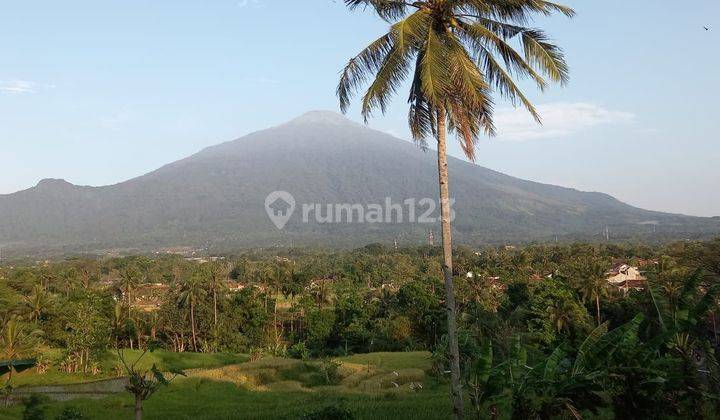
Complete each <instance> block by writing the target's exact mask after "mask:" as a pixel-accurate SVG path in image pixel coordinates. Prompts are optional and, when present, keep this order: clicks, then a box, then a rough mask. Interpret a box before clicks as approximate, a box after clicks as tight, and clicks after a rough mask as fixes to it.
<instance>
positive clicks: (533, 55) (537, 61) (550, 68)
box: [522, 29, 570, 85]
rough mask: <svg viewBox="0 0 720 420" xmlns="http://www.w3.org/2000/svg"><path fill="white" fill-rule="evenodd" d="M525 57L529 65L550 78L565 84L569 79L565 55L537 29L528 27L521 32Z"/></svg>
mask: <svg viewBox="0 0 720 420" xmlns="http://www.w3.org/2000/svg"><path fill="white" fill-rule="evenodd" d="M522 43H523V48H524V49H525V59H526V60H527V62H528V63H529V64H531V65H534V66H535V67H536V68H537V69H539V70H540V71H542V72H543V73H545V74H546V75H547V76H548V77H549V78H550V80H552V81H554V82H560V84H561V85H565V84H567V82H568V81H569V80H570V75H569V69H568V66H567V63H566V62H565V56H564V54H563V52H562V50H561V49H560V47H558V46H557V45H555V44H552V43H550V42H549V40H548V37H547V36H546V35H545V33H544V32H543V31H541V30H539V29H530V30H527V31H524V32H523V33H522Z"/></svg>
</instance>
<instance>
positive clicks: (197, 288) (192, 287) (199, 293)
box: [179, 272, 205, 351]
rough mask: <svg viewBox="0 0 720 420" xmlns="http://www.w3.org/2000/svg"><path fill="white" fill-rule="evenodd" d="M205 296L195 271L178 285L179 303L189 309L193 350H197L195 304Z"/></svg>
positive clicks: (201, 283)
mask: <svg viewBox="0 0 720 420" xmlns="http://www.w3.org/2000/svg"><path fill="white" fill-rule="evenodd" d="M204 296H205V285H204V284H203V278H202V276H200V275H199V273H197V272H195V273H193V274H192V275H191V276H190V277H188V278H187V279H186V280H185V281H184V282H183V283H182V285H181V286H180V296H179V300H180V303H183V304H186V305H188V309H189V310H190V329H191V331H192V343H193V351H197V337H196V333H195V305H196V304H197V303H198V302H199V301H200V300H201V299H202V298H203V297H204Z"/></svg>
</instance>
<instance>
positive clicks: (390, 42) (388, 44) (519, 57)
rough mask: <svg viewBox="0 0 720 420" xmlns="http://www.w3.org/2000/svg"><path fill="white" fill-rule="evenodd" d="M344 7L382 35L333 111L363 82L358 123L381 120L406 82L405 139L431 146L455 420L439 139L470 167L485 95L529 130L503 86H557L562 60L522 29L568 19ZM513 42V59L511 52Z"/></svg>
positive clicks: (480, 7)
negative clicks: (375, 23)
mask: <svg viewBox="0 0 720 420" xmlns="http://www.w3.org/2000/svg"><path fill="white" fill-rule="evenodd" d="M345 4H346V5H347V6H348V7H349V8H350V9H351V10H352V9H357V8H360V7H367V6H369V7H371V8H372V9H373V10H374V11H375V12H376V13H377V14H378V15H379V16H380V18H382V19H384V20H385V21H387V22H389V23H392V26H391V27H390V30H389V32H388V33H386V34H385V35H383V36H381V37H380V38H378V39H377V40H376V41H374V42H373V43H371V44H370V45H369V46H368V47H367V48H365V49H364V50H363V51H362V52H360V54H358V55H357V56H356V57H355V58H353V59H351V60H350V62H349V63H348V64H347V66H346V67H345V69H344V71H343V73H342V76H341V79H340V83H339V85H338V88H337V95H338V97H339V99H340V108H341V109H342V111H343V112H345V111H347V109H348V107H349V105H350V98H351V96H352V95H353V94H354V93H355V91H356V90H357V88H358V87H360V85H363V84H364V83H365V82H366V81H367V80H368V79H369V78H370V77H373V78H374V79H373V80H372V82H371V83H370V85H369V88H368V90H367V91H366V93H365V95H364V97H363V99H362V115H363V117H364V118H365V120H366V121H367V119H368V118H369V117H370V116H371V114H372V112H373V110H375V109H378V108H379V109H380V110H381V111H382V112H384V111H385V109H386V107H387V104H388V100H389V98H390V96H391V95H392V94H394V93H395V92H396V91H397V89H398V88H399V87H400V86H401V83H402V82H403V81H404V80H405V79H406V78H407V76H408V75H410V74H412V82H411V85H410V96H409V99H408V102H409V104H410V113H409V116H408V122H409V125H410V131H411V133H412V136H413V139H414V140H415V141H416V142H418V143H419V144H420V145H422V146H425V145H426V140H427V138H428V137H434V138H435V139H436V140H437V155H438V182H439V186H440V210H441V224H442V243H443V251H444V252H443V262H444V266H443V274H444V278H445V288H446V307H447V320H448V336H449V337H448V338H449V340H448V341H449V345H450V356H451V357H450V359H451V366H450V367H451V369H450V370H451V379H452V396H453V411H454V416H455V418H462V416H463V411H462V393H461V389H460V362H459V351H458V342H457V331H456V330H457V328H456V325H455V315H456V314H455V297H454V293H453V279H452V240H451V226H450V214H451V209H450V192H449V186H448V167H447V154H446V147H447V146H446V132H447V131H450V132H451V133H455V134H457V137H458V139H459V140H460V145H461V146H462V149H463V151H464V152H465V155H466V156H467V157H468V158H469V159H470V160H474V159H475V144H476V141H477V139H478V137H479V136H480V135H481V134H482V133H485V134H487V135H493V134H494V133H495V127H494V124H493V102H492V95H493V93H495V94H497V95H499V96H501V97H505V98H507V99H509V100H510V101H512V102H513V103H514V104H516V103H521V104H522V105H523V106H524V107H525V108H526V109H527V110H528V111H529V112H530V114H531V115H532V116H533V117H534V118H535V119H536V120H537V121H538V122H539V121H540V117H539V115H538V114H537V112H536V110H535V108H534V107H533V105H532V104H531V103H530V101H529V100H528V99H527V98H526V97H525V95H524V94H523V93H522V92H521V91H520V89H519V87H518V86H517V85H516V83H515V81H514V80H513V77H514V76H529V77H530V78H531V79H532V80H533V81H534V82H535V83H536V84H537V86H538V87H539V88H540V89H544V88H545V87H546V85H547V81H546V78H547V79H549V80H550V81H553V82H560V83H565V82H566V81H567V80H568V68H567V65H566V64H565V60H564V57H563V54H562V51H561V50H560V49H559V48H558V47H557V46H555V45H553V44H552V43H550V42H549V41H548V37H547V36H546V35H545V33H544V32H543V31H542V30H539V29H535V28H530V27H526V26H524V25H525V24H527V22H529V21H530V19H531V18H532V16H533V15H535V14H538V13H539V14H543V15H550V14H553V13H555V12H560V13H563V14H565V15H566V16H573V14H574V11H573V10H572V9H570V8H568V7H565V6H561V5H558V4H555V3H552V2H549V1H545V0H425V1H414V2H407V1H404V0H345ZM513 38H515V39H517V40H518V41H519V44H520V45H521V46H522V53H521V52H518V51H516V49H515V48H514V47H513V45H512V44H511V42H512V41H511V39H513Z"/></svg>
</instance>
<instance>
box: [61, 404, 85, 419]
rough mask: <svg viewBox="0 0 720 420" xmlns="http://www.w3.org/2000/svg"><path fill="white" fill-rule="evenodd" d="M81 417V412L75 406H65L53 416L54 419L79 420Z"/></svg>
mask: <svg viewBox="0 0 720 420" xmlns="http://www.w3.org/2000/svg"><path fill="white" fill-rule="evenodd" d="M82 418H83V415H82V413H81V412H80V411H78V410H77V409H76V408H75V407H65V409H63V411H61V412H60V414H58V415H57V417H55V420H81V419H82Z"/></svg>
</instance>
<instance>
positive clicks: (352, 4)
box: [345, 0, 408, 21]
mask: <svg viewBox="0 0 720 420" xmlns="http://www.w3.org/2000/svg"><path fill="white" fill-rule="evenodd" d="M345 4H346V5H347V7H348V8H349V9H350V10H355V9H357V8H360V7H363V8H365V7H371V8H372V9H373V10H375V13H377V14H378V16H380V18H382V19H383V20H386V21H390V20H393V19H398V18H401V17H403V16H405V13H406V11H407V7H408V5H407V3H406V2H404V1H402V0H345Z"/></svg>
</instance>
